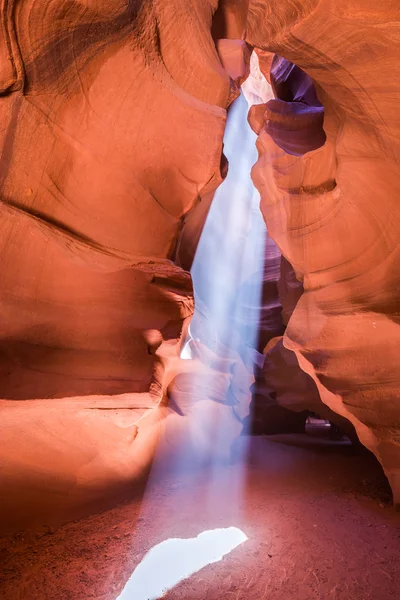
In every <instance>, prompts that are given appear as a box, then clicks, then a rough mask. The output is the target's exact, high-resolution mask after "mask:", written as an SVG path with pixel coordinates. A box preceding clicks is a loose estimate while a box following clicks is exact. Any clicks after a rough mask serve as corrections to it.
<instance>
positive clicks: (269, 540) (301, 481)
mask: <svg viewBox="0 0 400 600" xmlns="http://www.w3.org/2000/svg"><path fill="white" fill-rule="evenodd" d="M246 443H248V456H247V459H246V460H244V459H243V458H241V454H242V452H241V450H242V448H243V446H244V444H246ZM230 526H235V527H238V528H240V529H242V531H243V532H245V534H246V535H247V537H248V540H247V541H246V542H245V543H243V544H241V545H240V546H238V547H237V548H236V549H235V550H233V551H232V552H231V553H230V554H228V555H227V556H225V558H223V559H222V561H220V562H217V563H214V564H212V565H209V566H207V567H205V568H203V569H202V570H200V571H198V572H197V573H196V574H194V575H192V576H191V577H190V578H188V579H187V580H185V581H182V582H181V583H180V584H178V585H177V586H176V587H175V588H174V589H172V590H171V591H169V592H167V593H166V595H165V599H166V600H191V599H193V600H203V599H204V600H206V599H207V600H220V599H224V600H252V599H254V600H264V599H265V600H317V599H318V600H350V599H351V600H389V599H391V600H394V599H397V598H400V515H399V514H397V513H395V512H394V510H393V508H392V507H391V505H390V493H389V490H388V488H387V484H386V481H385V478H384V477H383V474H382V471H381V469H380V467H379V465H378V464H377V463H376V461H375V459H374V458H373V457H372V456H371V455H370V454H369V453H367V452H365V451H364V450H362V449H361V450H360V449H355V448H353V447H352V446H350V445H348V444H346V443H343V442H333V441H330V440H328V439H322V438H319V437H313V436H309V435H282V436H271V437H268V438H266V437H252V438H242V439H241V442H240V444H239V445H238V449H237V457H236V459H235V461H234V462H233V463H232V464H231V465H228V466H226V467H224V468H223V469H222V470H221V469H212V468H207V469H203V470H201V471H198V470H197V471H193V472H191V473H183V472H179V471H177V470H176V471H175V472H174V470H172V472H171V473H169V474H168V477H164V478H163V477H162V476H158V475H157V465H155V468H154V469H153V473H152V476H151V477H150V479H149V482H148V485H147V488H146V492H145V494H144V496H143V498H141V499H140V500H138V499H135V500H133V499H132V500H130V501H127V502H125V503H123V504H120V505H119V506H117V507H115V508H113V509H111V510H108V511H105V512H102V513H101V514H98V515H95V516H92V517H89V518H86V519H83V520H81V521H77V522H73V523H68V524H66V525H64V526H63V527H61V528H60V529H58V530H56V531H53V530H49V529H43V530H42V531H40V532H36V533H30V534H28V533H21V534H18V535H16V536H13V537H8V538H2V539H0V563H1V565H2V568H1V575H0V598H1V599H2V600H36V599H43V600H47V599H49V600H50V599H52V600H89V599H96V600H115V599H116V598H118V596H119V594H120V593H121V590H122V589H123V588H124V586H125V584H126V582H127V580H128V579H129V578H130V576H131V574H132V573H133V571H134V569H135V567H136V566H137V565H138V564H139V563H140V561H141V560H142V558H143V556H144V555H145V554H146V552H147V551H148V550H149V549H150V548H151V547H152V546H154V545H155V544H158V543H159V542H161V541H163V540H166V539H168V538H173V537H181V538H189V537H196V536H197V535H198V534H199V533H201V532H202V531H205V530H210V529H215V528H223V527H230ZM153 576H154V577H157V573H154V575H153ZM132 600H141V599H137V598H132Z"/></svg>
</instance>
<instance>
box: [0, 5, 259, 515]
mask: <svg viewBox="0 0 400 600" xmlns="http://www.w3.org/2000/svg"><path fill="white" fill-rule="evenodd" d="M217 8H218V2H217V0H190V1H189V2H184V3H182V2H180V1H179V0H172V1H169V2H164V0H154V1H152V2H148V1H147V0H124V1H123V2H120V1H119V0H101V1H99V2H91V1H88V0H54V1H53V0H51V1H48V0H22V1H18V2H17V1H16V0H0V9H1V20H0V123H1V129H0V199H1V202H0V223H1V239H0V268H1V290H0V312H1V315H2V318H1V326H0V398H3V399H4V400H2V401H0V411H1V425H0V427H1V430H2V431H1V435H0V455H1V457H2V460H1V470H0V478H1V487H2V489H3V490H7V494H3V495H2V498H1V500H0V502H1V508H2V511H1V512H2V515H3V517H4V519H6V520H7V521H8V522H7V525H9V524H10V523H11V518H10V514H11V513H12V512H14V516H15V515H17V516H16V519H17V521H18V523H20V525H21V526H26V525H27V523H28V522H29V520H30V519H34V518H35V516H34V515H36V518H38V519H41V518H44V516H43V515H45V516H46V518H50V516H51V514H52V513H53V512H54V511H57V506H58V508H59V511H61V512H63V514H64V516H65V517H66V516H67V513H68V514H71V510H72V507H73V506H74V505H75V506H76V505H77V504H80V505H82V504H83V505H87V504H88V503H90V501H92V500H93V499H95V498H98V497H99V495H101V494H104V491H105V490H107V489H108V488H110V487H118V486H120V485H121V484H124V483H127V482H129V481H132V480H133V479H136V478H138V477H139V476H140V475H141V474H143V473H144V472H145V471H146V468H147V467H148V466H149V464H150V462H151V459H152V456H153V455H154V449H155V447H156V444H157V441H158V439H159V438H160V436H161V437H162V435H163V431H164V421H165V420H167V418H169V417H170V419H169V420H170V421H173V422H175V421H174V419H175V418H176V421H178V420H179V422H180V423H182V426H184V423H186V420H185V419H183V418H181V416H180V415H178V414H177V413H176V411H175V410H174V409H172V408H169V407H168V406H167V402H166V396H167V388H168V386H171V385H172V384H171V381H172V380H173V379H174V377H175V375H176V373H177V372H178V371H180V370H181V366H180V362H179V350H180V345H181V340H182V337H184V332H185V330H184V325H185V322H187V320H188V317H190V316H191V315H192V313H193V290H192V282H191V278H190V275H189V273H188V272H186V271H185V270H184V269H181V268H180V267H177V266H176V265H175V264H174V263H173V259H174V257H175V249H176V245H177V240H178V238H179V235H180V232H181V230H182V227H183V221H184V216H185V215H186V214H187V213H188V212H190V210H191V209H192V208H193V207H194V206H195V205H196V203H198V202H199V201H200V199H201V198H202V197H206V196H207V195H210V194H212V192H213V190H215V189H216V187H217V186H218V184H219V183H220V181H221V180H222V177H221V172H220V171H221V168H222V167H223V164H221V155H222V138H223V132H224V128H225V121H226V108H227V107H228V106H229V104H230V103H231V101H232V100H233V98H234V97H235V96H236V95H237V93H238V90H237V85H236V84H235V83H234V81H233V79H231V75H232V77H235V78H241V77H243V76H244V75H245V73H246V69H247V67H246V60H247V58H246V56H247V55H248V49H247V46H246V44H245V43H244V41H243V37H244V23H243V11H242V8H241V6H238V5H237V3H236V5H235V3H227V7H226V9H225V7H224V6H222V7H221V9H220V11H219V12H218V13H216V11H217ZM226 11H228V12H229V15H230V16H229V18H227V19H226V18H225V16H224V15H225V13H226ZM226 14H228V13H226ZM232 19H233V20H232ZM218 20H219V22H220V25H218V26H217V25H215V23H216V21H218ZM230 23H233V24H234V25H235V26H234V28H233V29H232V26H231V25H230ZM213 29H214V37H213V34H212V30H213ZM239 33H240V35H239ZM232 37H237V38H238V39H237V40H236V42H235V41H232V40H229V39H226V38H232ZM221 38H224V39H221ZM177 40H179V43H178V42H177ZM224 40H225V41H224ZM224 64H225V66H226V69H227V70H225V68H224ZM182 332H183V333H182ZM182 368H183V367H182ZM185 368H187V367H185ZM192 368H193V369H196V368H199V366H198V365H193V367H192ZM16 401H24V402H23V404H22V403H20V402H16ZM228 411H230V412H231V409H230V408H229V409H228ZM178 417H179V418H178ZM139 422H140V426H138V424H139ZM238 426H239V423H238ZM174 427H175V425H173V428H174ZM200 428H201V426H200ZM85 432H87V434H86V433H85ZM233 435H237V432H236V433H234V434H233ZM21 436H22V438H23V443H20V442H21ZM172 437H173V436H172ZM18 473H20V474H21V473H23V474H24V476H23V477H22V476H21V477H19V476H18V477H17V474H18ZM33 489H34V492H33V491H32V490H33ZM32 494H33V495H32ZM27 497H30V498H31V499H32V502H31V506H30V509H29V511H27V510H25V509H24V502H25V499H26V498H27ZM68 511H69V512H68ZM17 513H18V514H17ZM18 519H20V520H18ZM10 526H12V525H10Z"/></svg>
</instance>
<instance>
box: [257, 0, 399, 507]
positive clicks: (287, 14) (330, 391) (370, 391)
mask: <svg viewBox="0 0 400 600" xmlns="http://www.w3.org/2000/svg"><path fill="white" fill-rule="evenodd" d="M399 31H400V8H399V7H398V4H397V2H395V1H394V0H387V1H384V2H383V3H381V4H379V6H378V5H376V4H375V3H373V2H370V1H369V0H367V1H365V0H351V1H348V0H338V1H337V2H329V1H328V0H320V1H317V0H309V1H303V0H301V1H300V0H291V1H287V2H281V1H279V2H278V1H272V2H271V1H269V2H266V1H263V0H254V1H253V2H250V8H249V17H248V33H247V40H248V42H249V43H250V44H252V45H253V46H255V47H256V48H259V49H261V50H263V51H266V52H274V53H276V54H278V55H279V56H281V57H284V58H285V59H287V60H288V61H290V62H291V63H293V64H294V65H297V66H298V67H300V68H301V69H302V70H303V71H304V72H305V73H307V74H308V75H309V76H310V77H311V78H312V80H313V81H314V82H315V86H316V90H317V94H318V100H319V102H320V103H321V104H322V105H323V107H324V122H323V129H324V132H325V135H326V142H325V144H324V145H323V146H322V147H320V148H317V149H314V150H312V151H309V150H310V148H307V147H305V150H306V152H305V153H304V154H302V153H301V152H300V151H298V152H291V153H289V152H290V151H291V149H290V148H288V147H287V146H286V147H285V144H284V143H282V140H283V141H285V140H284V138H285V136H288V138H287V139H288V140H289V141H290V135H289V133H288V131H289V130H290V129H293V128H296V129H297V130H300V129H302V130H303V136H302V138H301V139H302V140H303V142H304V143H306V142H307V141H308V140H312V138H313V122H312V120H311V119H310V120H309V124H308V125H309V127H310V130H309V132H308V133H307V126H306V125H305V121H304V120H303V121H302V120H301V115H299V116H298V117H297V115H296V114H294V112H293V111H292V110H291V109H290V107H286V108H285V106H284V105H283V109H282V110H280V111H279V114H278V115H277V116H276V114H275V111H274V107H275V106H276V102H277V101H273V103H272V104H271V105H268V104H267V105H265V106H264V110H263V115H264V123H263V122H261V126H260V120H259V119H260V109H259V110H258V113H254V115H253V119H254V118H255V121H253V122H254V123H255V127H256V129H257V130H258V131H259V137H258V142H257V145H258V149H259V154H260V156H259V160H258V163H257V165H256V166H255V168H254V170H253V179H254V182H255V184H256V186H257V187H258V189H259V190H260V192H261V195H262V202H261V209H262V212H263V214H264V217H265V220H266V223H267V226H268V231H269V233H270V235H271V236H272V237H273V239H274V240H275V241H276V242H277V244H278V246H279V248H280V249H281V251H282V253H283V255H284V256H285V257H286V258H287V259H288V260H289V261H290V263H291V264H292V265H293V267H294V269H295V272H296V275H297V277H298V279H300V280H301V281H302V282H303V284H304V289H305V293H304V295H303V296H302V297H301V298H300V301H299V303H298V304H297V307H296V309H295V311H294V313H293V316H292V318H291V319H290V322H289V325H288V328H287V331H286V334H285V337H284V345H285V347H286V348H288V349H291V350H293V351H295V353H296V356H297V358H298V360H299V363H300V366H301V367H302V369H304V370H305V371H306V373H309V374H310V375H311V376H312V378H313V379H314V381H315V382H316V384H317V387H318V390H319V393H320V395H321V399H322V401H323V402H324V403H325V404H326V405H327V406H328V407H330V408H331V409H332V410H333V411H335V412H336V413H338V414H339V415H342V416H344V417H346V418H347V419H349V420H350V421H351V422H352V423H353V424H354V426H355V428H356V430H357V433H358V435H359V437H360V440H361V441H362V442H363V443H364V444H365V445H366V446H367V447H368V448H370V449H371V450H372V451H373V452H374V453H375V454H376V456H377V457H378V459H379V460H380V461H381V463H382V465H383V467H384V469H385V471H386V474H387V475H388V478H389V480H390V483H391V485H392V489H393V492H394V496H395V501H396V502H397V503H399V502H400V411H399V406H400V391H399V389H400V385H399V384H400V381H399V374H398V360H399V343H400V329H399V317H398V311H399V272H400V270H399V258H400V252H399V243H398V240H399V234H400V225H399V209H398V203H397V201H396V198H397V197H398V194H399V178H398V168H399V164H398V156H399V140H400V120H399V112H398V94H399V90H398V84H397V82H398V78H399V74H400V73H399V70H400V67H399V62H398V58H397V57H398V53H399V43H398V39H399ZM287 100H288V99H287V98H286V99H284V98H283V99H281V100H279V105H280V106H282V102H287ZM270 107H271V108H270ZM287 113H288V119H286V116H287ZM275 125H276V126H278V127H279V128H280V136H277V135H274V131H273V129H274V126H275ZM270 133H272V137H271V135H269V134H270ZM288 150H289V152H288ZM297 150H299V148H297ZM293 154H299V155H298V156H293Z"/></svg>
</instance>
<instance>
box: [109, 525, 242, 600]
mask: <svg viewBox="0 0 400 600" xmlns="http://www.w3.org/2000/svg"><path fill="white" fill-rule="evenodd" d="M247 539H248V538H247V536H246V535H245V534H244V533H243V531H241V530H240V529H238V528H237V527H228V528H227V529H213V530H211V531H203V533H200V534H199V535H198V536H197V537H196V538H190V539H180V538H172V539H169V540H166V541H164V542H161V544H158V545H157V546H154V547H153V548H152V549H151V550H150V551H149V552H148V553H147V554H146V556H145V557H144V559H143V560H142V562H141V563H140V564H139V565H138V566H137V567H136V569H135V571H134V572H133V575H132V577H131V578H130V579H129V581H128V583H127V584H126V586H125V588H124V589H123V591H122V593H121V594H120V595H119V596H118V599H120V600H156V599H157V598H161V597H162V596H163V594H165V593H166V592H167V591H168V590H171V589H172V588H173V587H175V586H176V585H177V584H178V583H179V582H180V581H182V580H183V579H187V578H188V577H190V576H191V575H193V574H194V573H196V572H197V571H200V569H202V568H204V567H205V566H207V565H209V564H212V563H215V562H218V561H220V560H221V559H222V558H224V556H225V555H226V554H229V552H231V551H232V550H233V549H234V548H236V547H237V546H239V545H240V544H242V543H243V542H245V541H246V540H247Z"/></svg>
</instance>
